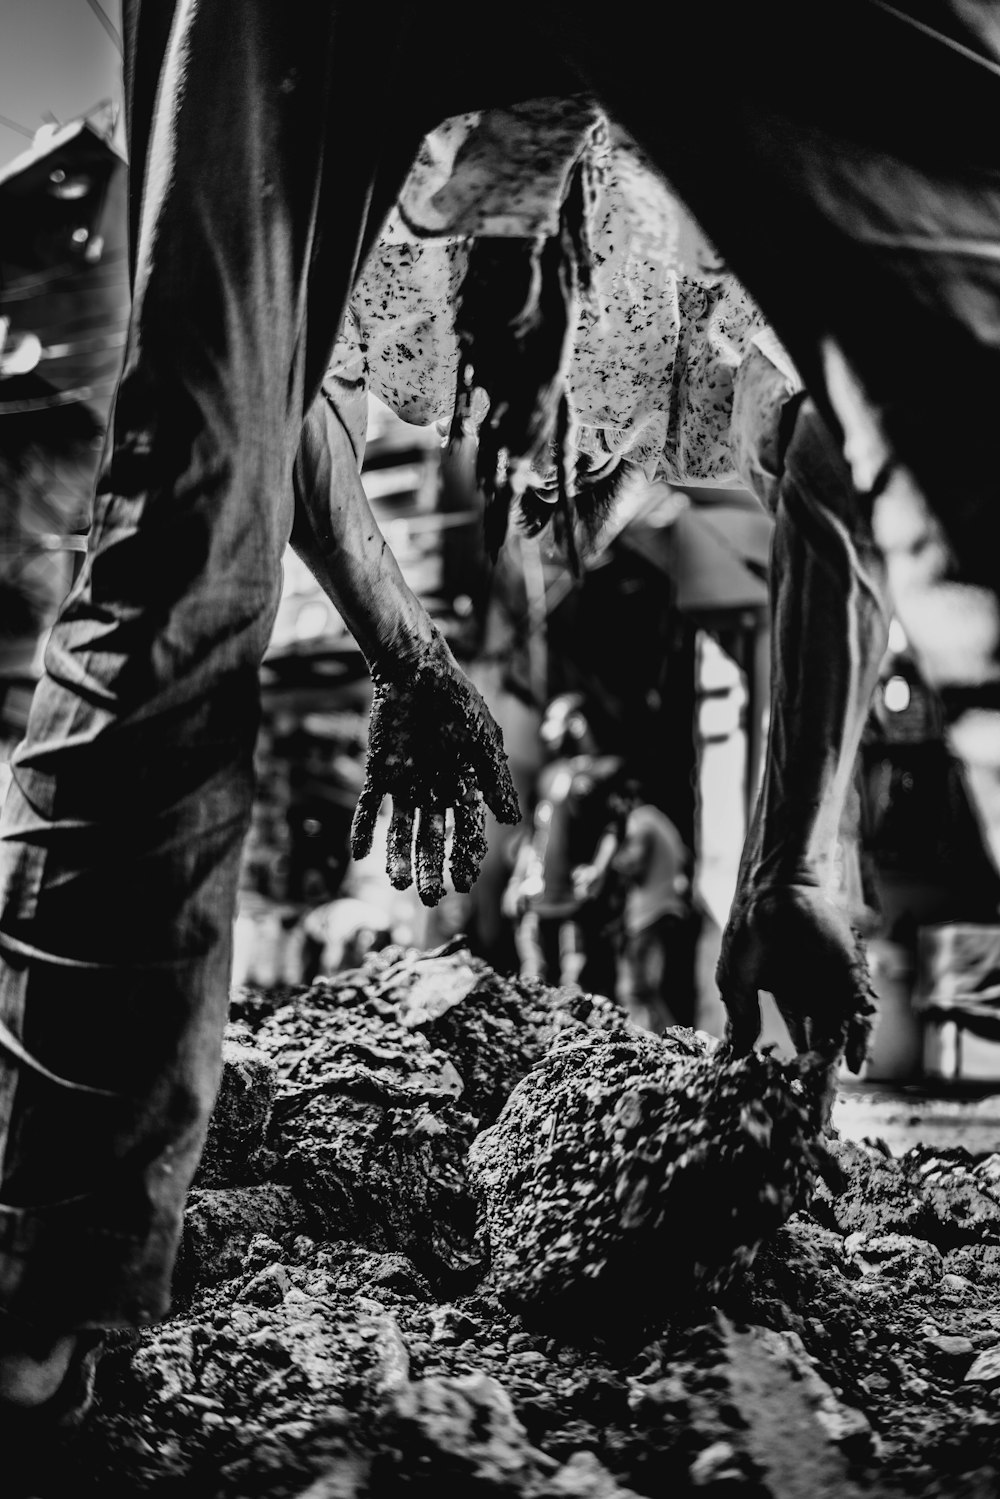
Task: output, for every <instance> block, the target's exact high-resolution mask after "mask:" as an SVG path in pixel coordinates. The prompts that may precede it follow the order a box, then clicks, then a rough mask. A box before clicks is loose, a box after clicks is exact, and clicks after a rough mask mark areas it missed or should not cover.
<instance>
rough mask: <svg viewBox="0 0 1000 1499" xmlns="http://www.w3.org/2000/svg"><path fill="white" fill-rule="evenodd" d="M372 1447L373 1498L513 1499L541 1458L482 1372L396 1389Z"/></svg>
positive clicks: (503, 1392) (494, 1384)
mask: <svg viewBox="0 0 1000 1499" xmlns="http://www.w3.org/2000/svg"><path fill="white" fill-rule="evenodd" d="M378 1446H379V1451H378V1454H377V1456H376V1458H375V1461H374V1462H373V1464H372V1474H371V1499H389V1496H390V1495H394V1494H396V1493H399V1492H403V1493H413V1494H424V1495H427V1496H428V1499H430V1496H431V1495H437V1494H459V1493H462V1494H466V1493H467V1494H470V1495H472V1494H477V1495H478V1494H483V1495H487V1494H489V1495H495V1496H497V1499H500V1496H506V1499H512V1496H514V1495H518V1494H523V1493H524V1492H525V1490H526V1487H527V1485H528V1483H529V1482H530V1480H531V1479H532V1477H533V1476H534V1474H535V1471H536V1461H537V1459H538V1458H539V1457H540V1456H541V1454H539V1453H536V1452H535V1450H534V1449H533V1448H532V1446H531V1444H530V1442H529V1441H528V1436H527V1433H526V1432H525V1429H524V1427H523V1426H522V1425H521V1423H520V1421H518V1419H517V1417H516V1416H515V1414H514V1407H513V1406H512V1404H511V1401H510V1397H509V1395H508V1394H507V1392H506V1390H504V1388H503V1386H502V1385H500V1384H498V1383H497V1381H496V1380H495V1379H491V1378H490V1376H489V1375H488V1374H468V1375H465V1376H463V1377H460V1378H457V1379H440V1378H430V1379H419V1380H414V1381H413V1383H411V1384H406V1385H402V1386H400V1388H399V1389H397V1390H395V1391H394V1392H392V1393H391V1394H390V1396H389V1398H388V1399H387V1401H386V1405H385V1407H384V1409H383V1412H382V1414H381V1418H380V1420H379V1429H378Z"/></svg>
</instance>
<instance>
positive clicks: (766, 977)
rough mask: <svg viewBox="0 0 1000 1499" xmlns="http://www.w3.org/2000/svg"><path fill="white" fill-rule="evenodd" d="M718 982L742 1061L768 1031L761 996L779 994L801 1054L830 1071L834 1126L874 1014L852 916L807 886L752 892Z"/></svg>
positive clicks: (733, 917)
mask: <svg viewBox="0 0 1000 1499" xmlns="http://www.w3.org/2000/svg"><path fill="white" fill-rule="evenodd" d="M803 972H808V973H809V974H810V980H809V983H808V985H804V984H803V982H802V974H803ZM717 979H718V983H719V986H720V991H721V993H722V994H723V996H724V998H725V1004H726V1011H727V1015H728V1025H727V1031H726V1039H727V1041H728V1043H729V1048H730V1050H731V1052H732V1054H733V1055H734V1056H743V1055H745V1054H746V1053H747V1052H749V1051H750V1050H752V1048H753V1046H754V1044H755V1042H756V1041H757V1038H758V1036H759V1035H760V1030H761V1014H760V994H761V992H762V991H763V992H765V993H768V994H770V995H772V997H773V998H774V1002H775V1004H776V1005H777V1007H778V1010H779V1012H780V1014H781V1017H782V1019H783V1020H784V1022H785V1024H786V1025H787V1027H788V1034H789V1036H790V1037H791V1040H792V1044H793V1045H794V1046H795V1049H796V1051H798V1052H799V1053H800V1055H801V1056H803V1057H809V1058H811V1059H814V1060H815V1064H816V1065H817V1066H818V1067H819V1068H822V1069H824V1071H825V1074H826V1077H825V1083H824V1085H823V1087H822V1089H821V1115H822V1119H823V1122H826V1121H827V1120H828V1119H829V1114H830V1109H831V1108H832V1106H833V1101H834V1096H835V1092H836V1079H837V1070H838V1067H839V1063H840V1059H841V1057H843V1058H844V1059H845V1060H846V1062H847V1065H848V1067H849V1068H850V1069H851V1071H852V1072H859V1071H860V1070H861V1066H862V1064H863V1062H864V1059H865V1052H866V1049H867V1044H868V1037H869V1034H870V1032H871V1027H872V1017H873V1015H874V1005H873V1003H872V998H873V991H872V985H871V978H870V976H869V972H868V965H867V962H866V959H865V951H864V947H863V945H862V941H861V938H860V937H859V936H858V934H857V933H856V932H855V931H854V930H853V929H852V927H851V924H850V922H849V921H848V919H847V917H846V916H845V915H844V913H843V912H842V911H841V910H839V909H838V907H837V906H835V905H834V904H833V902H832V901H831V900H829V899H828V898H827V897H826V896H825V895H823V893H822V892H821V891H819V890H817V889H815V888H812V887H810V886H807V885H800V886H787V887H783V888H781V889H773V890H764V891H761V892H759V893H758V892H752V893H751V894H750V898H749V899H748V900H747V901H746V903H745V904H740V902H739V901H738V900H737V903H736V904H735V905H734V907H733V910H732V912H731V913H730V917H729V922H728V924H727V926H726V930H725V931H724V933H723V937H722V950H721V954H720V957H719V963H718V968H717Z"/></svg>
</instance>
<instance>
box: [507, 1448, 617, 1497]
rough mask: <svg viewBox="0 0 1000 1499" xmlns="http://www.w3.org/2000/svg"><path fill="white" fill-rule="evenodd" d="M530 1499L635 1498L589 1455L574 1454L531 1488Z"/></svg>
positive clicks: (587, 1453) (586, 1453)
mask: <svg viewBox="0 0 1000 1499" xmlns="http://www.w3.org/2000/svg"><path fill="white" fill-rule="evenodd" d="M531 1499H638V1495H637V1494H636V1493H635V1490H634V1489H626V1488H623V1487H622V1486H621V1484H620V1483H619V1482H618V1481H617V1479H616V1478H614V1477H613V1476H612V1474H610V1473H609V1472H608V1470H607V1468H605V1467H604V1465H603V1463H601V1462H600V1461H599V1460H598V1458H596V1457H595V1456H594V1454H593V1453H592V1452H574V1454H573V1456H572V1457H571V1458H570V1459H569V1461H568V1462H567V1463H564V1464H563V1466H562V1467H561V1468H560V1469H559V1471H558V1472H557V1473H553V1474H552V1476H551V1478H546V1479H544V1480H543V1481H542V1483H541V1485H540V1486H533V1487H532V1489H531Z"/></svg>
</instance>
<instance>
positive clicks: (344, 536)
mask: <svg viewBox="0 0 1000 1499" xmlns="http://www.w3.org/2000/svg"><path fill="white" fill-rule="evenodd" d="M293 482H294V489H295V519H294V524H293V528H292V536H291V543H292V546H293V547H294V548H295V551H296V552H297V553H298V555H299V556H300V557H301V558H302V560H303V561H304V562H305V563H306V565H307V567H308V568H309V569H310V571H311V572H312V573H313V575H314V576H315V578H316V580H317V581H318V582H319V584H320V586H321V587H322V588H323V590H324V591H325V592H326V593H327V594H328V596H329V597H330V599H331V600H332V601H333V603H334V604H335V605H336V607H337V610H338V612H339V614H340V615H341V617H342V619H343V620H344V623H345V624H346V625H347V628H348V629H349V630H350V632H351V634H352V635H353V636H354V639H355V640H356V641H357V643H358V646H359V647H360V649H361V651H362V652H363V654H364V656H365V659H366V661H367V662H368V665H369V667H370V668H371V670H372V672H373V674H375V675H385V674H392V673H394V672H398V671H399V670H400V668H401V667H403V668H405V667H406V665H407V664H409V663H415V662H417V661H418V660H420V659H421V658H422V657H424V656H426V654H427V653H428V651H434V652H435V653H437V652H440V651H444V652H447V650H448V648H447V646H446V644H445V642H444V639H443V637H442V635H441V633H440V631H439V630H438V629H437V627H436V626H435V625H434V623H433V621H432V620H431V618H430V616H429V615H428V613H427V610H426V609H425V608H424V606H423V604H421V602H420V600H419V599H418V598H417V597H416V595H415V594H414V593H413V591H412V589H411V588H410V587H409V586H408V584H407V583H406V581H405V579H404V578H403V575H402V573H401V572H400V570H399V565H398V563H397V562H396V559H395V557H394V556H393V554H392V552H391V550H390V548H389V545H388V543H387V542H386V540H385V537H384V536H383V535H382V533H381V531H380V530H379V527H378V523H377V522H376V520H375V517H374V515H373V514H372V510H371V506H370V505H369V503H368V499H367V496H366V495H365V492H364V488H363V486H362V483H361V478H360V475H359V473H358V460H357V457H356V455H355V451H354V448H353V446H352V444H351V440H350V437H349V435H348V432H347V429H346V427H345V425H344V423H343V421H342V420H341V418H340V416H339V415H338V413H337V410H336V407H335V405H334V404H333V402H332V401H331V400H330V399H329V398H328V397H327V396H326V395H325V394H321V395H320V396H318V397H317V399H316V400H315V401H314V402H313V405H312V407H311V409H310V411H309V413H308V415H307V417H306V421H305V425H304V427H303V429H302V438H301V442H300V445H299V450H298V454H297V456H296V459H295V467H294V480H293Z"/></svg>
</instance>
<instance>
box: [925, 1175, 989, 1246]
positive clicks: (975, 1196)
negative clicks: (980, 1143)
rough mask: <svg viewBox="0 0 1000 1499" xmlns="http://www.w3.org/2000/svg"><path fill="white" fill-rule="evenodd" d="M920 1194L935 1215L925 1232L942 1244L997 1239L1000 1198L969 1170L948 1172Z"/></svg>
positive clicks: (951, 1244)
mask: <svg viewBox="0 0 1000 1499" xmlns="http://www.w3.org/2000/svg"><path fill="white" fill-rule="evenodd" d="M923 1195H924V1199H925V1201H926V1202H927V1204H928V1206H929V1207H930V1209H931V1212H932V1214H933V1218H934V1221H933V1223H932V1224H931V1225H930V1228H929V1230H928V1232H929V1234H930V1236H931V1237H933V1238H934V1239H935V1241H936V1242H937V1243H938V1244H940V1245H941V1246H942V1248H946V1249H950V1248H953V1247H956V1246H957V1245H959V1244H969V1243H979V1244H981V1243H985V1242H990V1241H992V1242H993V1243H996V1242H997V1241H998V1240H1000V1202H998V1201H997V1199H996V1197H995V1196H994V1195H993V1193H991V1192H990V1191H989V1190H987V1189H986V1188H985V1187H984V1186H983V1185H981V1184H980V1182H979V1181H977V1180H976V1178H975V1177H974V1176H973V1175H972V1174H971V1173H969V1172H957V1171H951V1172H948V1173H947V1174H946V1175H944V1176H943V1177H942V1178H941V1179H939V1180H936V1181H931V1182H929V1183H927V1184H926V1185H925V1186H924V1189H923Z"/></svg>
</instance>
